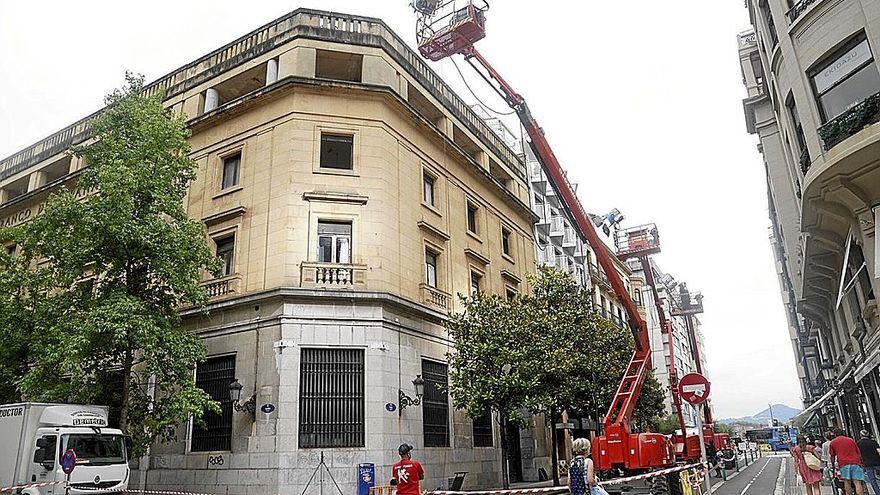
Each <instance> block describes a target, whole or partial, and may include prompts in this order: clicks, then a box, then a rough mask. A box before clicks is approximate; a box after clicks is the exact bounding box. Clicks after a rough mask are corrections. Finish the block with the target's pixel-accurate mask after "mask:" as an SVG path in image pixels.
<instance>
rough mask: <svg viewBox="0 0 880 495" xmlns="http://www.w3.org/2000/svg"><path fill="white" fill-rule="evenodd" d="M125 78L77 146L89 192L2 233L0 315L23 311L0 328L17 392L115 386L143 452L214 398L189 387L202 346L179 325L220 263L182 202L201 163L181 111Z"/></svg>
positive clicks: (75, 392)
mask: <svg viewBox="0 0 880 495" xmlns="http://www.w3.org/2000/svg"><path fill="white" fill-rule="evenodd" d="M126 79H127V85H126V87H125V88H123V89H121V90H116V91H114V92H113V93H111V94H110V95H109V96H108V97H107V98H106V103H107V108H106V109H105V111H104V113H103V114H102V115H101V116H100V118H99V119H98V120H97V121H96V122H95V124H94V127H93V134H94V137H95V140H94V141H93V142H92V143H91V144H87V145H85V146H82V147H78V148H75V149H74V150H73V154H74V155H76V156H78V157H82V158H84V159H85V163H86V164H88V167H87V168H85V169H84V170H83V171H82V173H81V174H80V176H79V181H78V184H77V185H76V187H78V188H79V189H80V190H86V191H94V194H91V195H89V196H88V197H87V198H86V199H84V200H83V199H82V198H77V196H76V195H75V194H74V192H73V191H72V190H71V189H69V188H61V189H60V190H58V191H57V192H55V193H53V194H52V196H51V197H50V198H49V200H48V201H47V203H46V204H45V207H44V209H43V211H42V213H41V214H40V215H38V216H36V217H35V218H34V219H32V220H31V221H30V222H28V223H26V224H24V225H21V226H18V227H15V228H12V229H8V230H6V231H3V232H2V233H0V236H2V238H5V239H10V240H12V241H14V242H16V243H18V245H20V247H21V250H20V251H21V253H20V254H19V255H18V256H17V257H16V258H15V259H11V258H9V257H3V258H0V266H4V267H5V266H12V267H15V270H12V271H10V272H9V273H6V272H5V271H4V274H3V275H2V276H0V299H2V300H0V313H4V314H6V313H5V311H3V309H5V307H9V308H11V312H10V313H8V314H10V315H16V316H22V317H25V318H26V319H25V321H26V322H27V324H26V325H24V326H23V327H22V328H21V329H20V330H11V329H10V326H9V325H6V324H4V322H3V321H2V318H3V317H2V316H0V332H6V334H2V336H3V337H9V338H10V340H9V341H10V342H13V343H15V345H14V346H12V347H13V349H12V350H9V351H5V352H13V351H14V352H18V353H19V354H21V355H22V356H26V359H27V362H29V363H30V364H31V366H29V367H27V368H26V369H22V368H17V369H16V368H15V367H13V369H12V370H11V371H9V373H12V374H14V375H16V376H14V377H13V380H12V383H16V384H17V388H18V390H19V391H20V393H21V394H22V395H23V396H24V397H26V398H28V399H29V400H45V401H64V402H84V403H93V402H96V401H97V402H100V401H106V400H108V399H107V398H108V397H111V396H113V395H114V394H115V395H117V398H118V401H119V403H120V426H121V428H122V429H123V430H126V431H127V432H128V433H129V434H130V435H132V437H133V439H134V441H135V451H136V452H137V453H142V452H144V451H145V449H146V448H147V446H148V445H149V444H150V442H152V441H153V440H154V439H156V438H157V437H159V438H164V439H168V438H171V437H172V436H173V434H174V432H175V428H176V426H177V425H179V424H181V423H182V422H184V421H185V420H187V419H188V418H189V416H190V415H194V416H195V417H196V418H199V417H201V415H202V412H203V411H204V410H205V409H208V408H210V409H214V410H216V409H217V405H216V403H215V402H213V401H212V400H211V399H210V397H209V396H208V395H207V394H206V393H205V392H204V391H202V390H201V389H199V388H197V387H196V386H195V383H194V380H193V369H194V367H195V364H196V363H197V362H199V361H200V360H203V359H204V355H205V350H204V344H203V343H202V341H201V340H200V339H199V338H198V337H197V336H195V335H193V334H191V333H188V332H186V331H184V330H183V329H182V328H181V318H180V315H179V308H181V307H184V306H193V305H194V306H201V305H204V303H205V302H206V301H207V296H206V293H205V291H204V290H203V289H202V288H201V287H200V281H201V277H202V273H204V271H205V270H208V271H211V272H214V273H216V271H217V269H218V266H219V265H218V260H217V259H216V258H215V257H214V256H213V255H212V253H211V250H210V249H209V248H208V246H207V242H206V236H205V231H204V226H203V225H202V224H201V223H200V222H197V221H193V220H190V219H189V218H188V217H187V215H186V210H185V208H184V206H183V199H184V196H185V194H186V190H187V186H188V184H189V183H190V182H191V181H192V180H193V179H194V178H195V174H196V164H195V162H194V161H193V160H192V159H190V158H189V156H188V153H189V144H188V142H187V138H188V136H189V134H188V131H187V129H186V126H185V122H184V120H183V118H182V117H180V116H177V115H174V114H172V113H170V111H168V110H167V109H165V108H164V107H163V105H162V101H161V99H160V97H159V96H153V97H145V96H143V95H142V89H143V88H142V85H143V78H142V77H139V76H133V75H131V74H127V75H126ZM15 277H19V278H20V280H21V282H22V283H21V287H23V288H24V289H23V290H21V291H19V292H17V293H16V292H15V291H13V290H11V287H12V285H14V282H15ZM3 305H6V306H3ZM4 342H6V339H5V338H4ZM17 362H19V363H23V362H25V361H17ZM113 377H117V378H118V379H117V380H114V379H113Z"/></svg>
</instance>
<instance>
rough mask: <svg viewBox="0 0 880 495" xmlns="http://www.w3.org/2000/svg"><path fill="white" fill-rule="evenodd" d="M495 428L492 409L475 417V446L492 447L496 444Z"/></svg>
mask: <svg viewBox="0 0 880 495" xmlns="http://www.w3.org/2000/svg"><path fill="white" fill-rule="evenodd" d="M493 430H494V428H493V427H492V412H491V411H488V412H486V414H483V415H482V416H480V417H477V418H474V447H492V446H493V445H494V438H493V436H492V431H493Z"/></svg>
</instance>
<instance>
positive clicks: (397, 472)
mask: <svg viewBox="0 0 880 495" xmlns="http://www.w3.org/2000/svg"><path fill="white" fill-rule="evenodd" d="M412 450H413V446H412V445H410V444H408V443H402V444H400V447H398V449H397V453H398V454H400V460H399V461H397V462H396V463H395V464H394V466H393V467H392V468H391V471H392V479H391V484H392V485H396V486H397V493H398V495H421V493H422V489H421V486H420V483H419V482H420V481H421V480H423V479H425V470H424V469H422V464H421V463H420V462H419V461H417V460H415V459H413V458H412Z"/></svg>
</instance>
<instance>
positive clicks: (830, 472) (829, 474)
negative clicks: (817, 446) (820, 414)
mask: <svg viewBox="0 0 880 495" xmlns="http://www.w3.org/2000/svg"><path fill="white" fill-rule="evenodd" d="M822 436H823V437H824V438H825V441H824V442H822V451H821V452H822V462H824V463H825V479H826V480H828V481H830V482H831V485H832V486H834V485H835V484H834V468H833V467H832V466H831V456H830V455H829V454H828V449H829V448H830V447H831V440H834V432H832V431H831V430H828V431H826V432H825V433H823V434H822ZM835 493H837V490H836V489H835Z"/></svg>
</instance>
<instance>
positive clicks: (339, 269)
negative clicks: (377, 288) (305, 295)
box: [300, 261, 367, 289]
mask: <svg viewBox="0 0 880 495" xmlns="http://www.w3.org/2000/svg"><path fill="white" fill-rule="evenodd" d="M366 285H367V265H349V264H341V263H316V262H313V261H304V262H303V263H302V264H301V265H300V286H301V287H315V288H323V289H362V288H364V287H366Z"/></svg>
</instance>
